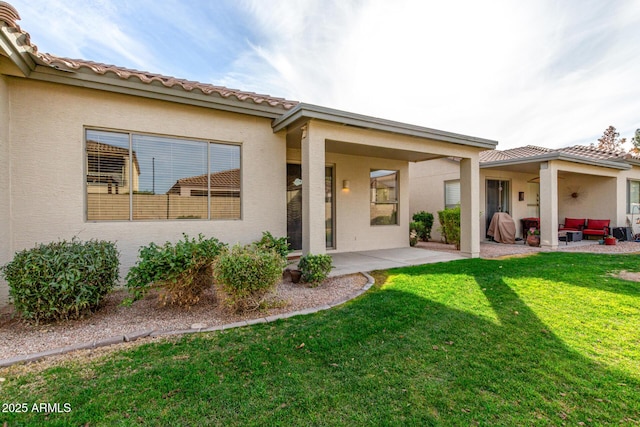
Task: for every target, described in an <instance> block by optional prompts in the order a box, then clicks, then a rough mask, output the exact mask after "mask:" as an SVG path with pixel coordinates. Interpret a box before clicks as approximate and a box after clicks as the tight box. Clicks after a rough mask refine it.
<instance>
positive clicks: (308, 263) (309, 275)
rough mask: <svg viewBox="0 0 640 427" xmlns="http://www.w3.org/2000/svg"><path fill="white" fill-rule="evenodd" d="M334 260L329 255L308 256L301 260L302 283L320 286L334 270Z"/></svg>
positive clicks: (299, 264) (299, 267)
mask: <svg viewBox="0 0 640 427" xmlns="http://www.w3.org/2000/svg"><path fill="white" fill-rule="evenodd" d="M332 264H333V260H332V259H331V257H330V256H329V255H326V254H319V255H312V254H307V255H304V256H302V257H301V258H300V262H298V269H300V271H301V272H302V281H303V282H307V283H311V284H314V285H318V284H320V282H322V281H323V280H324V279H326V278H327V276H328V275H329V272H330V271H331V269H332V268H333V265H332Z"/></svg>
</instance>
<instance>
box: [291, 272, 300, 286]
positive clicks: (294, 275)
mask: <svg viewBox="0 0 640 427" xmlns="http://www.w3.org/2000/svg"><path fill="white" fill-rule="evenodd" d="M289 273H290V274H291V281H292V282H293V283H300V279H301V278H302V271H300V270H290V271H289Z"/></svg>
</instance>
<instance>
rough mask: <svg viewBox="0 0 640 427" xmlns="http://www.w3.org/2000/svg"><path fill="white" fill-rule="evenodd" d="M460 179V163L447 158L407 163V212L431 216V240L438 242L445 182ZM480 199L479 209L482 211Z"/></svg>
mask: <svg viewBox="0 0 640 427" xmlns="http://www.w3.org/2000/svg"><path fill="white" fill-rule="evenodd" d="M459 179H460V162H457V161H455V160H451V159H448V158H442V159H435V160H427V161H424V162H415V163H409V186H410V189H409V190H410V191H409V192H410V196H409V199H410V200H409V211H410V217H409V218H411V217H412V216H413V214H414V213H416V212H420V211H426V212H430V213H432V214H433V228H432V229H431V239H432V240H434V241H439V240H440V239H441V238H442V236H441V234H440V232H439V231H438V228H439V227H440V222H439V221H438V211H441V210H443V209H444V185H445V182H446V181H451V180H459ZM482 200H483V199H480V201H481V202H480V209H481V210H482Z"/></svg>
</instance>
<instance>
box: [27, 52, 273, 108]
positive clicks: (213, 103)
mask: <svg viewBox="0 0 640 427" xmlns="http://www.w3.org/2000/svg"><path fill="white" fill-rule="evenodd" d="M29 77H30V78H32V79H34V80H39V81H45V82H50V83H59V84H65V85H69V86H76V87H84V88H90V89H97V90H104V91H107V92H115V93H121V94H126V95H134V96H140V97H145V98H151V99H157V100H162V101H170V102H177V103H181V104H187V105H194V106H198V107H206V108H214V109H216V110H223V111H230V112H234V113H242V114H249V115H253V116H259V117H265V118H270V119H274V118H276V117H280V116H281V115H282V114H283V112H285V111H286V110H284V109H283V108H281V107H274V106H271V105H268V104H267V103H264V104H258V103H254V102H252V101H246V100H245V101H240V100H236V99H231V98H223V97H220V96H215V95H207V94H204V93H198V92H200V91H199V90H197V89H196V90H193V91H186V90H184V89H182V88H180V87H176V86H174V87H165V86H160V85H158V86H156V85H150V84H148V83H144V82H142V81H136V80H135V79H133V78H132V79H121V78H119V77H117V76H115V75H114V76H110V75H108V74H105V75H100V74H95V73H93V72H91V71H84V69H80V70H61V69H56V68H52V67H51V66H48V65H38V66H36V67H35V70H34V71H33V72H32V73H31V75H30V76H29Z"/></svg>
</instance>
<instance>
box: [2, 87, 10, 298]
mask: <svg viewBox="0 0 640 427" xmlns="http://www.w3.org/2000/svg"><path fill="white" fill-rule="evenodd" d="M9 147H10V145H9V89H8V87H7V82H6V79H5V77H3V76H1V75H0V265H4V264H5V263H7V262H8V261H9V260H10V259H11V254H12V252H11V199H10V195H9V188H10V180H11V176H10V172H11V169H10V164H9ZM7 297H8V288H7V286H6V282H5V281H4V280H3V279H2V278H0V306H2V305H3V304H4V303H6V302H7Z"/></svg>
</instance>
